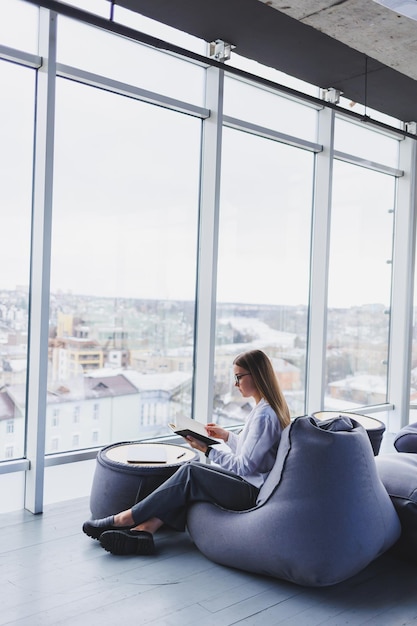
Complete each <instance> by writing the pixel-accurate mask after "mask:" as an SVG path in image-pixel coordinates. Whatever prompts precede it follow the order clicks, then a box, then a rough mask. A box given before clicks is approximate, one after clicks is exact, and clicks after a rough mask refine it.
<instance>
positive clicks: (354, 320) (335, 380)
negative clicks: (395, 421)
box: [325, 161, 395, 410]
mask: <svg viewBox="0 0 417 626" xmlns="http://www.w3.org/2000/svg"><path fill="white" fill-rule="evenodd" d="M394 202H395V178H394V177H392V176H387V175H385V174H380V173H378V172H374V171H371V170H366V169H365V168H361V167H357V166H353V165H349V164H346V163H342V162H339V161H336V162H335V164H334V182H333V199H332V221H331V245H330V262H329V296H328V315H327V342H326V345H327V359H326V365H327V367H326V374H327V375H326V382H327V388H326V399H325V408H327V409H336V410H337V409H340V410H342V409H344V410H348V409H349V408H355V407H359V406H365V405H373V404H380V403H383V402H386V398H387V360H388V339H389V322H390V318H389V314H388V311H389V308H390V297H391V264H390V261H391V258H392V238H393V222H394V219H393V209H394Z"/></svg>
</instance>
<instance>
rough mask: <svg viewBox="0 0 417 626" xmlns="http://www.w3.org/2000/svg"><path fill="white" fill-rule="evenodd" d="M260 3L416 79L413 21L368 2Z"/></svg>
mask: <svg viewBox="0 0 417 626" xmlns="http://www.w3.org/2000/svg"><path fill="white" fill-rule="evenodd" d="M259 1H260V2H264V3H265V4H267V5H268V6H270V7H272V8H274V9H276V10H278V11H282V13H285V14H286V15H289V16H290V17H293V18H295V19H296V20H298V21H300V22H302V23H303V24H307V25H308V26H312V27H313V28H315V29H316V30H319V31H321V32H323V33H325V34H326V35H329V36H330V37H332V38H333V39H337V40H338V41H342V42H343V43H345V44H346V45H348V46H350V47H351V48H354V49H355V50H359V51H360V52H363V53H364V54H366V55H368V56H369V57H371V58H373V59H377V60H378V61H381V63H383V64H384V65H387V66H388V67H391V68H392V69H394V70H397V71H398V72H401V73H402V74H405V75H406V76H409V77H411V78H413V79H414V80H417V62H416V60H417V22H416V21H415V20H412V19H410V18H407V17H404V16H402V15H400V14H399V13H396V12H395V11H391V10H390V9H387V8H386V7H384V6H381V5H379V4H377V3H376V2H372V1H371V0H289V1H288V0H287V1H284V0H259ZM416 5H417V3H416Z"/></svg>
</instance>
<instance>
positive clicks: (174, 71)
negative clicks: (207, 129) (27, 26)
mask: <svg viewBox="0 0 417 626" xmlns="http://www.w3.org/2000/svg"><path fill="white" fill-rule="evenodd" d="M58 28H59V31H58V34H59V37H58V48H57V57H58V61H59V62H60V63H64V64H66V65H72V66H75V67H78V68H81V69H83V70H85V71H87V72H92V73H94V74H100V75H102V76H106V77H108V78H111V79H114V80H117V81H121V82H124V83H129V84H132V85H134V86H136V87H141V88H142V89H147V90H149V91H153V92H156V93H160V94H162V95H166V96H169V97H171V98H177V99H178V100H182V101H186V102H190V103H192V104H196V105H203V97H204V78H205V70H204V69H203V68H202V67H200V66H198V65H195V64H194V63H190V62H188V61H184V60H182V59H179V58H178V57H174V56H173V55H170V54H167V53H164V52H160V51H158V50H155V49H153V48H150V47H149V46H145V45H141V44H138V43H136V42H134V41H130V40H129V39H126V38H124V37H118V36H117V35H113V34H112V33H107V32H104V31H101V30H99V29H98V28H93V27H91V26H88V25H86V24H80V23H78V22H76V21H75V20H71V19H67V18H63V17H60V19H59V24H58ZM74 42H76V44H77V45H74Z"/></svg>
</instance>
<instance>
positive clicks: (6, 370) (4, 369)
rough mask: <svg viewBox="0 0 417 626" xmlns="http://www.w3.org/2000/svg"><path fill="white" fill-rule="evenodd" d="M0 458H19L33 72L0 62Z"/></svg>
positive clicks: (21, 446) (21, 453)
mask: <svg viewBox="0 0 417 626" xmlns="http://www.w3.org/2000/svg"><path fill="white" fill-rule="evenodd" d="M0 83H1V85H2V87H1V88H2V96H1V98H0V137H1V142H0V206H1V224H2V227H1V229H0V266H1V267H2V268H3V271H2V274H1V279H0V343H1V361H0V403H1V419H0V460H4V459H14V458H20V457H23V456H24V433H25V390H26V369H27V339H28V304H29V302H28V301H29V263H30V257H29V255H30V225H31V203H32V156H33V117H34V114H33V111H34V85H35V72H34V71H33V70H29V69H25V68H22V67H18V66H17V65H14V64H12V63H6V62H1V61H0Z"/></svg>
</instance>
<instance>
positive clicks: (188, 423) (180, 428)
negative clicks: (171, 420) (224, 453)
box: [168, 416, 221, 446]
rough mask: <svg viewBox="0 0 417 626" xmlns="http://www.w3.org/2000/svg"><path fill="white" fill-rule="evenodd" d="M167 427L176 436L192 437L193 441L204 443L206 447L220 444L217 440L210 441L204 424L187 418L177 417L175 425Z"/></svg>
mask: <svg viewBox="0 0 417 626" xmlns="http://www.w3.org/2000/svg"><path fill="white" fill-rule="evenodd" d="M168 426H169V427H170V429H171V430H173V431H174V433H175V434H176V435H181V437H187V436H190V437H194V438H195V439H198V440H199V441H202V442H203V443H206V444H207V445H208V446H214V445H216V444H218V443H221V442H220V441H218V440H217V439H212V438H211V437H209V436H208V435H207V431H206V429H205V427H204V424H202V423H201V422H196V420H192V419H190V418H189V417H183V416H179V417H177V419H176V424H168Z"/></svg>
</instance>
